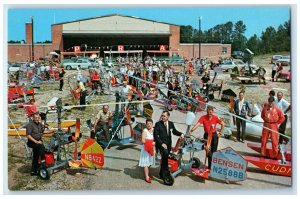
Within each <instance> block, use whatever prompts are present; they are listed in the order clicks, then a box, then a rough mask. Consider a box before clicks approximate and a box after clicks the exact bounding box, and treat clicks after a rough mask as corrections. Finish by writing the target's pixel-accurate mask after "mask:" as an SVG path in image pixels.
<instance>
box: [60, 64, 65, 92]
mask: <svg viewBox="0 0 300 199" xmlns="http://www.w3.org/2000/svg"><path fill="white" fill-rule="evenodd" d="M65 73H66V72H65V70H64V69H63V68H62V69H61V70H60V71H59V73H58V77H59V90H60V91H62V88H63V87H64V75H65Z"/></svg>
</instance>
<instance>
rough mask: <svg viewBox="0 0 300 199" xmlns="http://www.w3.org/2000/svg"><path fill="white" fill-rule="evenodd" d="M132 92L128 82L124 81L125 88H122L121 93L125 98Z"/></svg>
mask: <svg viewBox="0 0 300 199" xmlns="http://www.w3.org/2000/svg"><path fill="white" fill-rule="evenodd" d="M130 90H131V87H130V86H129V85H127V81H123V87H121V88H120V93H121V95H123V96H128V93H129V91H130Z"/></svg>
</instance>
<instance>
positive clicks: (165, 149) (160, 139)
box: [154, 110, 184, 179]
mask: <svg viewBox="0 0 300 199" xmlns="http://www.w3.org/2000/svg"><path fill="white" fill-rule="evenodd" d="M169 117H170V113H169V112H168V111H166V110H165V111H163V113H162V115H161V120H160V121H158V122H156V123H155V127H154V141H155V145H156V147H157V149H158V150H159V152H160V154H161V166H160V171H159V177H160V178H161V179H162V178H163V175H164V173H166V172H169V167H168V157H169V153H170V151H171V146H172V137H171V134H174V135H177V136H180V137H181V138H182V139H183V138H184V134H183V133H181V132H179V131H178V130H177V129H176V128H175V125H174V123H173V122H171V121H169Z"/></svg>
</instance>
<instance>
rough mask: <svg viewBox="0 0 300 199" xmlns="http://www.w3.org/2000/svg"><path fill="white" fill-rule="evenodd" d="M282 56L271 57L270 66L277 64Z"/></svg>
mask: <svg viewBox="0 0 300 199" xmlns="http://www.w3.org/2000/svg"><path fill="white" fill-rule="evenodd" d="M281 58H282V55H273V56H272V58H271V64H274V63H277V60H278V59H281Z"/></svg>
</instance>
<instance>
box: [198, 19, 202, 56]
mask: <svg viewBox="0 0 300 199" xmlns="http://www.w3.org/2000/svg"><path fill="white" fill-rule="evenodd" d="M201 20H202V16H201V17H199V61H200V60H201V35H200V32H201Z"/></svg>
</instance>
